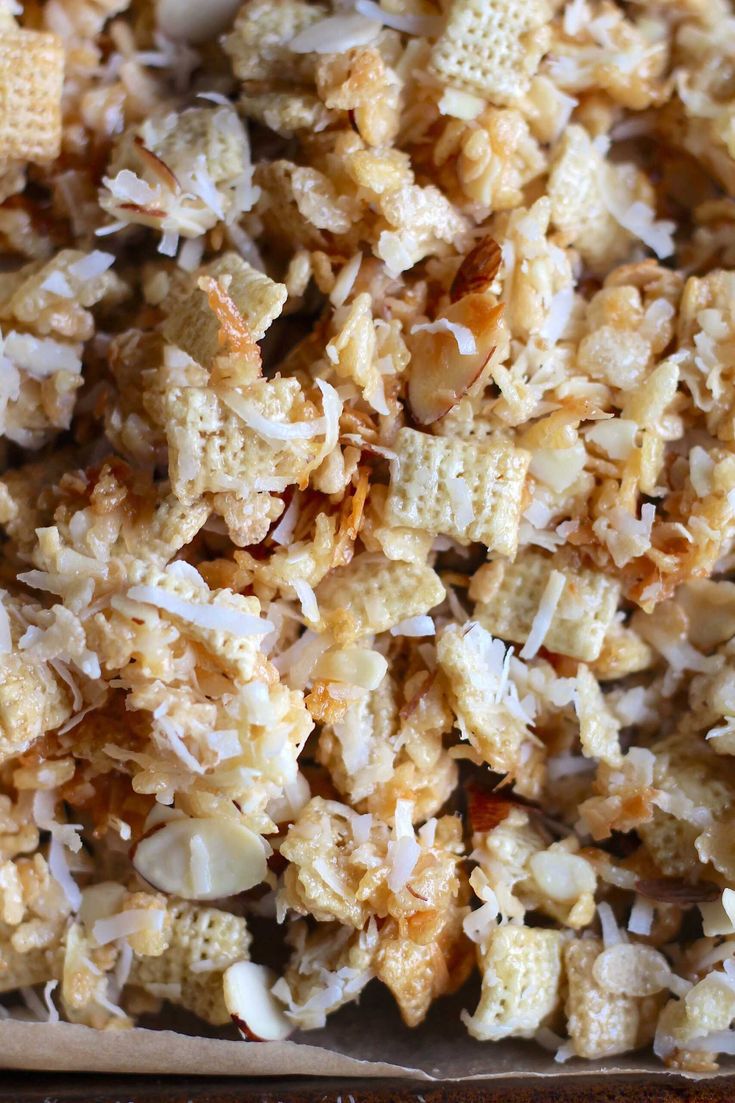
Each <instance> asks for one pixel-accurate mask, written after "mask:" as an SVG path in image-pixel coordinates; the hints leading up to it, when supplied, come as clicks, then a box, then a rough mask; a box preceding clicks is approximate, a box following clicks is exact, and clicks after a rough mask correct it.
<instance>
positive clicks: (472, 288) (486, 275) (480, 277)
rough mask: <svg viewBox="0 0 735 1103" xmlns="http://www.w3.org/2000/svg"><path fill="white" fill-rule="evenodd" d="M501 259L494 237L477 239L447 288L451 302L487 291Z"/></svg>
mask: <svg viewBox="0 0 735 1103" xmlns="http://www.w3.org/2000/svg"><path fill="white" fill-rule="evenodd" d="M501 260H502V254H501V252H500V246H499V245H498V243H497V241H496V240H495V238H493V237H489V236H488V237H484V238H483V239H482V241H478V243H477V245H476V246H475V247H474V249H471V250H470V252H469V253H468V254H467V256H466V257H465V258H464V260H463V261H462V263H461V264H460V266H459V268H458V269H457V274H456V276H455V277H454V279H453V280H452V286H451V287H450V289H449V296H450V298H451V300H452V302H453V303H456V302H458V301H459V300H460V299H463V298H464V296H465V295H473V294H475V293H477V292H480V291H487V289H488V287H489V286H490V284H491V283H492V282H493V280H494V279H495V277H496V276H497V274H498V270H499V268H500V262H501Z"/></svg>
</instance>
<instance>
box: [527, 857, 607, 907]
mask: <svg viewBox="0 0 735 1103" xmlns="http://www.w3.org/2000/svg"><path fill="white" fill-rule="evenodd" d="M528 867H529V869H530V870H531V873H532V875H533V878H534V880H535V882H536V884H537V885H538V886H539V888H540V889H541V891H542V892H543V893H544V894H545V895H546V896H548V897H549V899H550V900H558V901H560V902H561V903H566V902H567V901H570V900H576V899H577V898H578V897H580V896H582V895H583V894H584V893H593V892H594V891H595V886H596V884H597V878H596V877H595V871H594V870H593V868H592V866H591V865H590V864H589V862H588V861H586V860H585V859H584V858H580V856H579V854H567V853H565V852H564V851H563V850H554V849H553V848H552V849H550V850H542V851H540V853H538V854H534V855H533V856H532V857H531V858H530V860H529V862H528Z"/></svg>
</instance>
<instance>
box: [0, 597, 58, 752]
mask: <svg viewBox="0 0 735 1103" xmlns="http://www.w3.org/2000/svg"><path fill="white" fill-rule="evenodd" d="M3 600H4V603H5V604H6V605H7V604H8V602H9V601H12V599H9V598H8V596H7V595H5V597H4V599H3ZM17 608H18V609H19V610H22V608H23V604H22V602H18V605H17ZM6 615H7V613H6ZM23 631H24V629H21V628H19V626H18V622H17V620H16V619H15V617H13V618H12V620H11V621H10V634H11V641H12V643H11V649H10V650H9V651H6V652H4V653H0V762H4V761H6V760H7V759H10V758H13V757H14V756H15V755H18V754H22V753H23V751H25V750H27V749H28V747H30V746H31V745H32V744H33V743H35V741H36V740H37V739H40V737H41V736H42V735H45V733H46V732H48V731H53V729H54V728H57V727H58V726H59V725H60V724H63V723H64V721H65V720H67V719H68V718H69V716H70V715H71V711H72V709H71V701H70V694H69V692H68V690H67V688H66V686H65V685H64V684H63V682H62V681H61V679H60V678H58V677H57V675H56V674H55V673H54V671H53V670H52V669H51V667H50V666H49V665H48V663H45V662H43V661H42V660H40V659H36V658H34V657H32V656H31V655H29V654H27V653H26V652H24V651H22V650H20V649H19V647H18V640H19V639H20V637H21V636H22V635H23Z"/></svg>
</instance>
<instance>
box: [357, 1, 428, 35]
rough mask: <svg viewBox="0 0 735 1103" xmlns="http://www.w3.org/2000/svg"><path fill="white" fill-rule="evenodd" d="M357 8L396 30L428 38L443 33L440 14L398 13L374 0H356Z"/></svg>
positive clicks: (362, 13) (370, 17)
mask: <svg viewBox="0 0 735 1103" xmlns="http://www.w3.org/2000/svg"><path fill="white" fill-rule="evenodd" d="M355 10H356V11H358V12H359V13H360V15H364V16H365V17H366V18H367V19H375V20H377V21H378V22H380V23H382V24H383V26H384V27H390V28H391V29H392V30H394V31H402V32H403V33H404V34H412V35H422V36H425V37H426V38H436V37H437V36H438V35H440V34H441V31H442V27H443V25H444V20H443V19H442V18H441V16H438V15H410V14H407V15H398V14H396V13H394V12H387V11H384V10H383V8H382V7H381V6H380V4H376V3H374V0H355Z"/></svg>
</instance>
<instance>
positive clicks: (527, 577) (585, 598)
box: [474, 549, 620, 662]
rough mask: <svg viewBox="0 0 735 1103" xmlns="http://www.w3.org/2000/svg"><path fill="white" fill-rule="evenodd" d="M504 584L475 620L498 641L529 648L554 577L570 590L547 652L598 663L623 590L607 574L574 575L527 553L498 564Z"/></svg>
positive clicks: (560, 563) (479, 606)
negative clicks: (502, 640)
mask: <svg viewBox="0 0 735 1103" xmlns="http://www.w3.org/2000/svg"><path fill="white" fill-rule="evenodd" d="M497 570H498V572H499V573H501V572H502V573H501V581H500V583H499V585H498V586H497V587H496V589H495V591H494V593H493V595H492V597H491V598H490V599H489V600H488V601H478V602H477V603H476V605H475V609H474V615H475V617H476V618H477V620H478V621H479V622H480V624H482V625H483V627H485V628H487V630H488V631H489V632H491V633H492V634H493V635H494V636H499V637H500V638H501V639H504V640H511V641H512V642H513V643H525V642H526V640H527V639H528V637H529V634H530V632H531V627H532V625H533V622H534V618H535V617H536V614H537V613H538V611H539V605H540V602H541V599H542V597H543V594H544V591H545V589H546V586H547V583H548V581H549V577H550V575H551V572H552V571H554V570H556V571H558V572H559V573H560V574H562V575H563V576H564V578H565V580H566V581H565V585H564V589H563V590H562V591H561V596H560V598H559V601H558V603H557V606H556V609H555V611H554V615H553V617H552V619H551V623H550V624H549V627H548V630H547V632H546V635H545V636H544V639H543V646H544V647H546V648H548V650H549V651H554V652H557V653H558V654H560V655H568V656H569V657H570V658H572V659H583V660H585V661H588V662H589V661H594V660H595V659H596V658H598V656H599V654H600V651H601V650H602V645H603V641H604V639H605V635H606V633H607V631H608V629H609V627H610V625H611V624H612V621H613V617H614V616H615V611H616V609H617V605H618V601H619V599H620V584H619V583H618V582H617V581H615V580H614V579H612V578H610V577H609V576H608V575H605V574H603V573H602V572H601V571H594V570H589V569H588V568H585V567H580V568H578V569H576V570H575V569H573V568H572V567H571V566H568V565H567V564H566V562H565V561H564V560H563V559H559V558H558V557H557V558H549V557H548V556H546V555H544V554H543V553H542V552H537V551H531V550H527V549H524V550H523V551H521V553H520V554H519V556H518V558H517V559H516V560H515V562H514V563H503V564H498V566H497Z"/></svg>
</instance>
